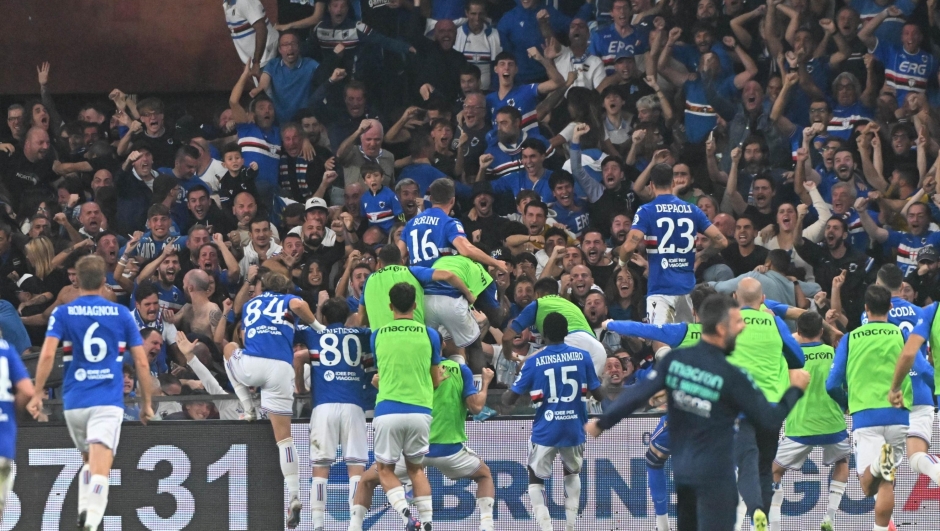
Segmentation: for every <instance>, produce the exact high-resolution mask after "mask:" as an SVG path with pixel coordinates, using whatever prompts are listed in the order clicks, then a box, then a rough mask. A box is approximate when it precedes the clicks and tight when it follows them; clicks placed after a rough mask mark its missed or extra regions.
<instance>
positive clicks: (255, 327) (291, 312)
mask: <svg viewBox="0 0 940 531" xmlns="http://www.w3.org/2000/svg"><path fill="white" fill-rule="evenodd" d="M292 286H293V284H292V283H291V281H290V279H288V278H287V277H286V276H284V275H281V274H280V273H274V272H271V271H269V272H266V273H264V274H263V275H261V280H260V282H259V285H257V286H256V287H255V290H256V291H261V292H262V293H261V294H260V295H258V296H257V297H255V298H253V299H251V300H249V301H248V302H247V303H245V306H244V308H243V309H242V322H241V331H242V333H243V335H244V336H243V337H244V344H245V347H244V348H238V345H237V344H236V343H229V344H227V345H226V346H225V349H224V350H223V354H224V356H225V370H226V372H227V373H228V377H229V380H231V382H232V387H233V388H234V389H235V394H236V395H238V399H239V400H240V401H241V403H242V407H243V408H244V411H245V414H246V416H254V405H253V404H252V402H251V395H250V394H249V392H248V387H260V388H261V409H262V410H264V411H265V412H266V413H267V414H268V418H269V419H270V420H271V428H272V429H273V430H274V439H275V440H276V441H277V447H278V454H279V456H280V462H281V473H282V474H284V481H285V482H286V483H287V492H288V496H289V498H288V499H289V500H290V502H289V506H290V508H289V512H288V516H287V527H288V528H289V529H293V528H295V527H297V524H298V523H300V511H301V509H302V508H303V504H302V503H301V501H300V478H299V476H298V475H297V450H296V449H295V448H294V439H293V438H292V437H291V433H290V419H291V417H292V416H293V413H294V389H293V386H292V385H291V383H292V382H293V381H294V318H295V316H296V317H298V318H300V320H301V321H303V322H304V323H305V324H308V325H311V326H313V327H314V328H315V329H317V330H322V329H323V326H322V325H320V323H318V322H317V320H316V318H315V317H314V316H313V312H311V311H310V306H308V305H307V303H306V302H304V300H303V299H301V298H300V297H297V296H295V295H288V292H289V291H290V290H291V289H292ZM262 290H263V291H262Z"/></svg>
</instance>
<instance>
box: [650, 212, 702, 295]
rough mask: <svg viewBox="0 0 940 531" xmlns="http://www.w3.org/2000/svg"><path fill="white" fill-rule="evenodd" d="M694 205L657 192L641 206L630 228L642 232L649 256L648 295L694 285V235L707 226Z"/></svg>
mask: <svg viewBox="0 0 940 531" xmlns="http://www.w3.org/2000/svg"><path fill="white" fill-rule="evenodd" d="M711 225H712V224H711V222H710V221H708V217H706V216H705V214H704V213H703V212H702V211H701V210H699V208H698V207H697V206H695V205H690V204H688V203H686V202H685V201H682V200H681V199H679V198H677V197H676V196H674V195H671V194H667V195H660V196H658V197H656V198H655V199H653V200H652V201H650V202H649V203H647V204H645V205H643V206H641V207H640V208H639V209H637V211H636V215H634V217H633V228H634V229H636V230H638V231H640V232H642V233H643V235H644V240H645V241H646V254H647V256H648V258H649V288H648V290H647V294H648V295H685V294H687V293H690V292H691V291H692V288H694V287H695V271H694V269H693V265H694V263H695V235H696V234H698V233H700V232H705V231H706V230H707V229H708V227H711Z"/></svg>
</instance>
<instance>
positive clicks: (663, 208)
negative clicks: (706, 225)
mask: <svg viewBox="0 0 940 531" xmlns="http://www.w3.org/2000/svg"><path fill="white" fill-rule="evenodd" d="M656 212H657V213H669V212H675V213H678V214H691V213H692V205H689V204H686V203H683V204H681V205H674V204H672V203H663V204H658V205H656Z"/></svg>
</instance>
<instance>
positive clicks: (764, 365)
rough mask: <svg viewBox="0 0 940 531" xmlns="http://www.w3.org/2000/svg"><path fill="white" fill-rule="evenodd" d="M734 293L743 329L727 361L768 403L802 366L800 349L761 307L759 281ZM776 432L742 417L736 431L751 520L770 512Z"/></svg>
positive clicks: (740, 482)
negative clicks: (749, 381) (791, 371)
mask: <svg viewBox="0 0 940 531" xmlns="http://www.w3.org/2000/svg"><path fill="white" fill-rule="evenodd" d="M734 297H735V298H736V299H737V300H738V303H739V304H740V305H741V317H742V318H743V319H744V331H743V332H741V333H740V334H739V335H738V337H737V340H736V345H735V347H734V350H733V351H732V352H731V356H729V357H728V362H729V363H731V364H732V365H735V366H737V367H740V368H741V369H742V370H744V371H745V372H746V373H748V375H750V377H751V379H752V380H753V381H754V385H756V386H757V388H758V389H760V391H761V392H762V393H763V394H764V397H766V398H767V401H768V402H770V403H772V404H776V403H777V402H780V399H781V397H782V396H783V393H784V392H786V390H787V388H789V387H790V376H789V370H790V369H800V368H802V367H803V363H804V362H805V357H804V356H803V349H802V348H800V344H799V343H797V341H796V339H794V338H793V336H792V335H790V330H789V329H788V328H787V325H786V323H784V322H783V319H781V318H779V317H777V316H776V315H773V313H771V312H769V311H765V310H766V308H765V307H764V306H763V304H764V290H763V288H762V287H761V283H760V281H759V280H757V279H756V278H751V277H746V278H742V279H741V281H740V282H738V288H737V290H736V291H735V292H734ZM778 436H779V429H773V430H766V429H761V428H758V427H757V424H756V423H755V422H753V421H752V420H751V419H747V418H742V419H741V421H740V423H739V428H738V432H737V434H735V439H734V454H735V455H734V456H735V461H736V462H737V466H738V492H739V493H740V494H741V498H743V499H744V503H745V504H746V505H747V514H748V516H749V517H751V518H753V517H754V515H755V513H756V514H758V515H759V518H762V517H763V515H766V514H767V513H768V512H769V511H770V504H771V501H772V498H773V493H774V487H773V462H774V457H775V456H776V455H777V440H778ZM765 521H766V520H765Z"/></svg>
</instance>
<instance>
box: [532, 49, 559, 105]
mask: <svg viewBox="0 0 940 531" xmlns="http://www.w3.org/2000/svg"><path fill="white" fill-rule="evenodd" d="M528 52H529V58H530V59H534V60H536V61H538V62H539V64H541V65H542V66H543V67H544V68H545V73H546V74H548V81H543V82H541V83H539V88H538V91H539V94H548V93H549V92H552V91H555V90H557V89H559V88H561V87H563V86H565V78H563V77H561V73H559V72H558V69H557V68H555V57H557V56H558V51H556V50H555V48H554V46H546V47H545V55H542V54H541V53H539V49H538V48H536V47H535V46H533V47H531V48H529V50H528Z"/></svg>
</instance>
